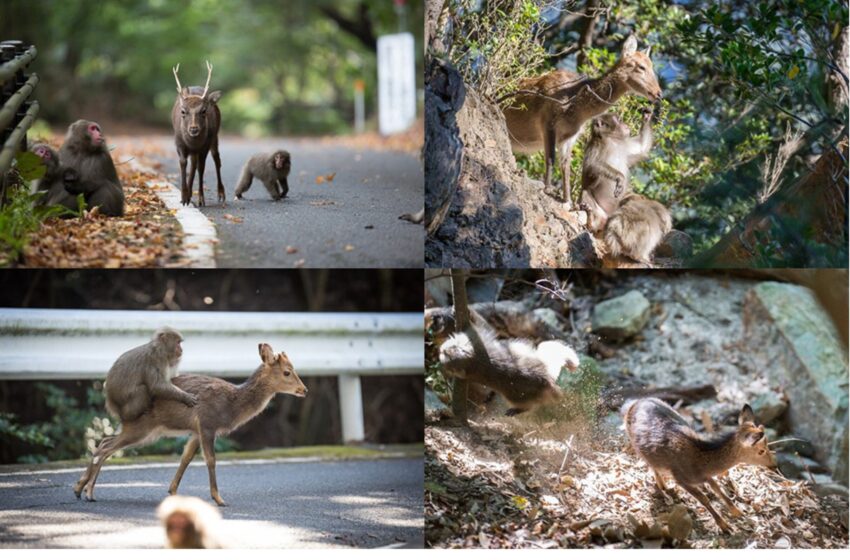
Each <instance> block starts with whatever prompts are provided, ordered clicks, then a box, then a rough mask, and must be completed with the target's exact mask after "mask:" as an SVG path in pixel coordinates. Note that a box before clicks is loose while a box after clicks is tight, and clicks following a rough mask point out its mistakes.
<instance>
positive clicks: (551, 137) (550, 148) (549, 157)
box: [543, 128, 555, 189]
mask: <svg viewBox="0 0 850 560" xmlns="http://www.w3.org/2000/svg"><path fill="white" fill-rule="evenodd" d="M543 158H544V160H545V162H546V171H545V172H544V174H543V186H544V187H545V188H546V189H548V188H549V187H551V186H552V168H553V167H555V131H554V130H552V129H551V128H547V129H546V130H544V131H543Z"/></svg>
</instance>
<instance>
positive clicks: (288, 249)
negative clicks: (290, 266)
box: [286, 245, 298, 255]
mask: <svg viewBox="0 0 850 560" xmlns="http://www.w3.org/2000/svg"><path fill="white" fill-rule="evenodd" d="M297 252H298V249H296V248H295V247H293V246H292V245H287V246H286V254H288V255H294V254H295V253H297Z"/></svg>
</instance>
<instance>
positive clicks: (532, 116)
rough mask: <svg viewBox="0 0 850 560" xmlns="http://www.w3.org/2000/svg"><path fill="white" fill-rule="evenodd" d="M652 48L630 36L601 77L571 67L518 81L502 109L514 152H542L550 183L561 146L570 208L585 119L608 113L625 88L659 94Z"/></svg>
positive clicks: (645, 94)
mask: <svg viewBox="0 0 850 560" xmlns="http://www.w3.org/2000/svg"><path fill="white" fill-rule="evenodd" d="M649 51H650V49H647V50H646V52H639V51H638V50H637V40H636V39H635V38H634V36H631V37H629V38H628V39H627V40H626V42H625V43H624V44H623V49H622V53H621V57H620V60H619V61H618V62H617V64H615V65H614V67H613V68H611V70H609V71H608V72H607V73H606V74H605V75H604V76H602V77H601V78H595V79H593V78H586V77H583V76H580V75H579V74H576V73H575V72H570V71H568V70H554V71H552V72H549V73H547V74H543V75H542V76H538V77H536V78H529V79H527V80H524V81H523V82H522V83H521V84H520V86H519V91H518V92H517V94H516V95H515V96H514V100H513V102H512V103H511V104H510V105H509V106H508V107H506V108H505V110H504V111H503V112H504V115H505V122H506V124H507V126H508V134H509V135H510V137H511V149H512V150H513V151H514V152H516V153H521V154H533V153H536V152H539V151H540V150H543V151H544V155H545V158H546V172H545V175H544V184H545V185H546V187H547V188H549V187H550V186H551V179H552V167H553V166H554V165H555V148H556V147H559V151H560V158H561V159H560V163H561V172H562V174H563V176H564V183H563V189H564V201H565V202H566V203H567V206H568V207H572V200H571V197H570V159H571V157H572V151H573V144H575V141H576V139H577V138H578V136H579V134H580V133H581V130H582V127H583V126H584V124H585V123H586V122H587V121H589V120H590V119H592V118H593V117H596V116H598V115H601V114H602V113H604V112H606V111H607V110H608V109H610V108H611V106H613V105H614V104H615V103H616V102H617V100H618V99H619V98H620V97H622V96H623V95H625V94H627V93H636V94H637V95H640V96H642V97H646V98H648V99H650V100H652V101H658V100H659V99H661V87H660V86H659V85H658V79H657V78H656V76H655V72H654V70H653V69H652V61H651V60H650V59H649Z"/></svg>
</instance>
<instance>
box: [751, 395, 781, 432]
mask: <svg viewBox="0 0 850 560" xmlns="http://www.w3.org/2000/svg"><path fill="white" fill-rule="evenodd" d="M750 406H752V407H753V412H755V414H756V419H757V420H758V421H759V423H760V424H765V425H770V424H773V423H774V422H775V421H776V420H779V418H781V417H782V415H783V414H785V411H786V410H788V401H787V400H785V397H784V396H783V395H780V394H777V393H774V392H773V391H770V392H767V393H763V394H761V395H759V396H758V397H756V398H755V399H753V401H752V402H751V403H750Z"/></svg>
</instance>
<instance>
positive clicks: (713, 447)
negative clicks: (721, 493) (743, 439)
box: [694, 431, 738, 476]
mask: <svg viewBox="0 0 850 560" xmlns="http://www.w3.org/2000/svg"><path fill="white" fill-rule="evenodd" d="M694 444H695V446H696V448H697V451H698V456H699V461H700V464H701V465H703V468H704V470H705V472H706V474H708V475H709V476H714V475H716V474H719V473H722V472H724V471H727V470H729V469H730V468H732V467H734V466H735V465H736V464H737V463H738V460H737V453H736V451H737V441H736V439H735V432H734V431H731V432H725V433H721V434H716V435H712V436H709V437H706V436H702V437H698V438H697V439H696V440H694Z"/></svg>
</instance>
